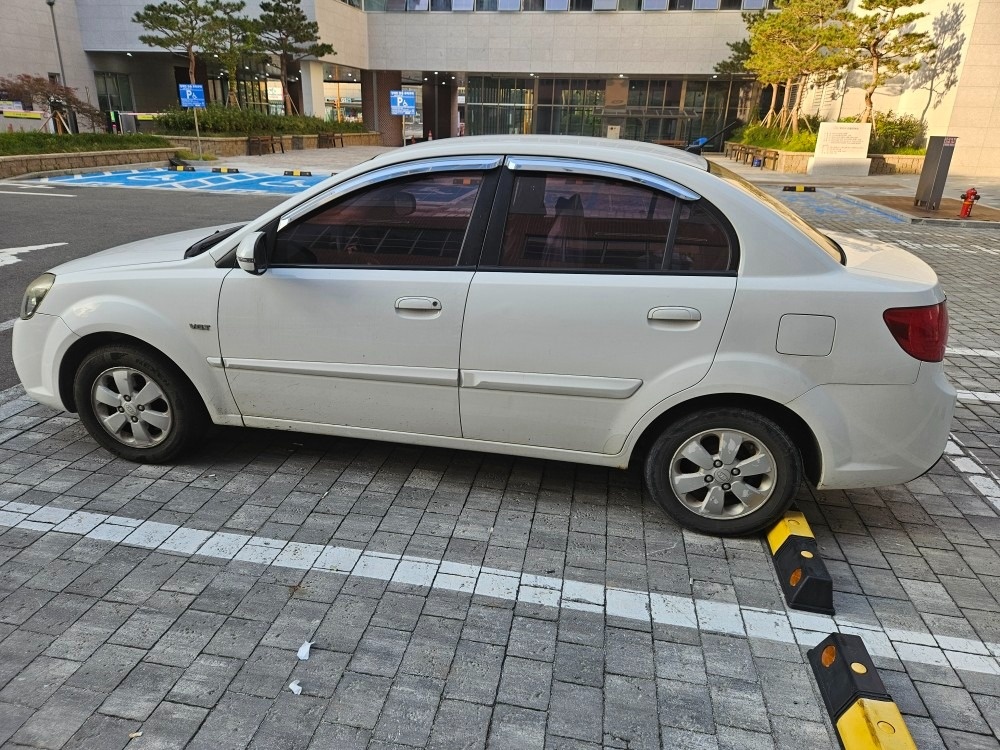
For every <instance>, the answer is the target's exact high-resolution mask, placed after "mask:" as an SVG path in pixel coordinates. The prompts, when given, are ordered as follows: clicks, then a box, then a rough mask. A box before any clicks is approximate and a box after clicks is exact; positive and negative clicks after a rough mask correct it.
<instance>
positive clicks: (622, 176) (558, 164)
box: [507, 156, 701, 201]
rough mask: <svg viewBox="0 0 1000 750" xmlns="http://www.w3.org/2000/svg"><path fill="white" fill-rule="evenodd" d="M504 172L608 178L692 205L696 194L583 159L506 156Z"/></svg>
mask: <svg viewBox="0 0 1000 750" xmlns="http://www.w3.org/2000/svg"><path fill="white" fill-rule="evenodd" d="M507 168H508V169H510V170H513V171H534V172H541V171H544V172H563V173H566V174H589V175H594V176H595V177H611V178H613V179H617V180H624V181H625V182H634V183H637V184H639V185H642V186H644V187H649V188H654V189H656V190H662V191H663V192H665V193H668V194H669V195H672V196H674V197H675V198H680V199H681V200H685V201H696V200H699V199H700V198H701V196H700V195H698V193H696V192H694V191H693V190H691V189H690V188H686V187H684V186H683V185H678V184H677V183H676V182H674V181H673V180H668V179H667V178H666V177H660V176H659V175H654V174H650V173H649V172H643V171H642V170H641V169H633V168H632V167H622V166H618V165H616V164H605V163H603V162H599V161H588V160H586V159H566V158H561V157H552V156H508V157H507Z"/></svg>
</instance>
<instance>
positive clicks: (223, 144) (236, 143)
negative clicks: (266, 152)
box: [164, 133, 382, 157]
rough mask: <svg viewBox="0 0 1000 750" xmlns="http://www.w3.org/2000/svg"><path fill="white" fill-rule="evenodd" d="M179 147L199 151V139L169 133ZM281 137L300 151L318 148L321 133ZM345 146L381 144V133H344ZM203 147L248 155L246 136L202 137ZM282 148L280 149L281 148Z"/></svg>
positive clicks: (288, 148)
mask: <svg viewBox="0 0 1000 750" xmlns="http://www.w3.org/2000/svg"><path fill="white" fill-rule="evenodd" d="M164 137H165V138H167V139H168V140H169V141H170V142H171V143H172V144H174V145H175V146H177V148H186V149H187V150H188V151H191V152H192V153H195V154H196V153H198V139H197V138H195V137H194V136H193V135H168V136H164ZM279 138H280V139H281V142H282V144H283V145H284V147H285V151H292V150H293V149H294V150H296V151H298V150H302V149H310V148H316V146H317V141H318V140H319V135H276V136H275V140H277V139H279ZM344 145H345V146H381V145H382V134H381V133H344ZM201 148H202V150H203V151H204V152H206V153H209V154H215V155H216V156H220V157H221V156H247V155H248V154H247V139H246V137H244V136H240V137H237V138H202V139H201ZM279 150H280V149H279Z"/></svg>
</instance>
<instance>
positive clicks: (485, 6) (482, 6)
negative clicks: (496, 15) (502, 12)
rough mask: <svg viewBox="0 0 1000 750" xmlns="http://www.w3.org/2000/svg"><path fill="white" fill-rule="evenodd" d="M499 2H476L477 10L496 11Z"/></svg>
mask: <svg viewBox="0 0 1000 750" xmlns="http://www.w3.org/2000/svg"><path fill="white" fill-rule="evenodd" d="M496 9H497V0H476V10H487V11H489V10H496Z"/></svg>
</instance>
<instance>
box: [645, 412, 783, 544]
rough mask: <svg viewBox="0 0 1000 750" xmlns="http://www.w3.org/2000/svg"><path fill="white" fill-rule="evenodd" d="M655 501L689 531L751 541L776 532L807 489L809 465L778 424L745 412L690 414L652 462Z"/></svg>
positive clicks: (653, 451)
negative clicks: (804, 486)
mask: <svg viewBox="0 0 1000 750" xmlns="http://www.w3.org/2000/svg"><path fill="white" fill-rule="evenodd" d="M645 475H646V485H647V487H648V488H649V491H650V494H651V495H652V497H653V499H654V500H655V501H656V502H657V503H658V504H659V505H660V507H661V508H663V510H665V511H666V512H667V513H668V514H669V515H670V516H672V517H673V518H674V519H676V520H677V521H678V523H680V524H681V525H683V526H686V527H688V528H691V529H695V530H698V531H704V532H707V533H710V534H726V535H731V534H751V533H755V532H758V531H762V530H764V529H766V528H768V527H770V526H771V525H773V524H774V523H775V522H776V521H777V520H778V518H780V517H781V514H782V513H784V512H785V510H786V509H787V508H788V505H789V504H790V503H791V501H792V498H793V497H794V495H795V492H796V490H797V489H798V487H799V483H800V482H801V481H802V458H801V456H800V455H799V452H798V450H797V449H796V447H795V445H794V444H793V443H792V440H791V439H790V438H789V436H788V435H787V434H786V433H785V431H784V430H782V429H781V427H779V426H778V425H777V424H776V423H775V422H774V421H772V420H771V419H768V418H767V417H764V416H762V415H760V414H757V413H755V412H752V411H748V410H745V409H736V408H720V409H709V410H706V411H701V412H696V413H694V414H690V415H688V416H686V417H684V418H682V419H680V420H678V421H677V422H675V423H673V424H671V425H670V426H669V427H667V429H666V430H664V431H663V433H661V434H660V436H659V437H658V438H657V439H656V441H655V442H654V443H653V445H652V447H651V448H650V450H649V453H648V454H647V455H646V466H645Z"/></svg>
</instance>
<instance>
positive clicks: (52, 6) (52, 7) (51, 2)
mask: <svg viewBox="0 0 1000 750" xmlns="http://www.w3.org/2000/svg"><path fill="white" fill-rule="evenodd" d="M45 2H46V3H47V4H48V6H49V13H50V14H51V15H52V33H53V35H54V36H55V38H56V55H57V56H58V57H59V75H60V76H62V85H63V86H67V85H69V84H67V83H66V68H64V67H63V59H62V47H60V46H59V29H58V28H56V8H55V5H56V0H45Z"/></svg>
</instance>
